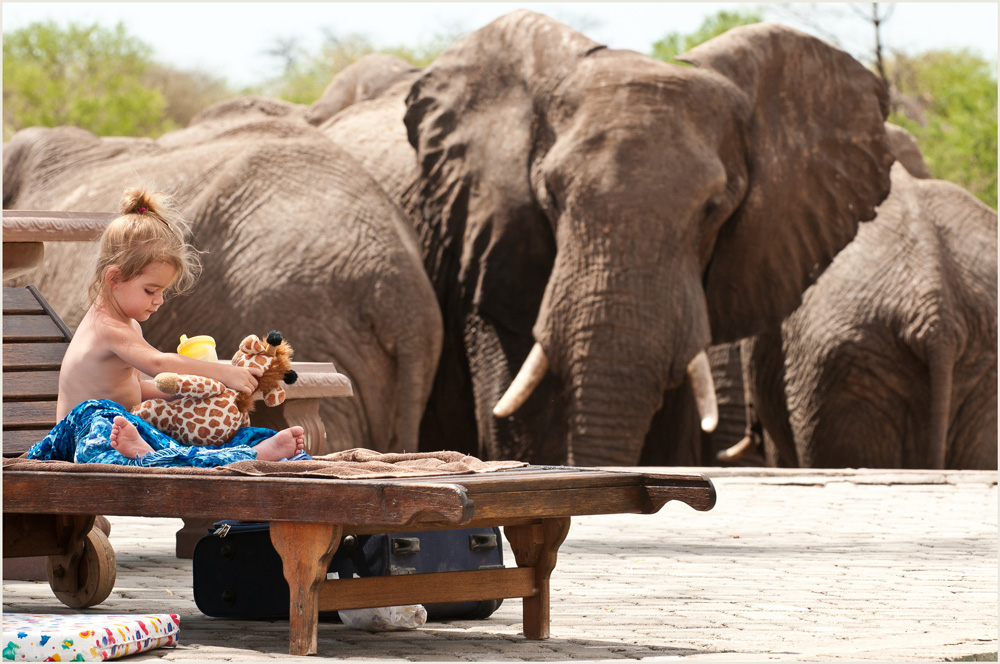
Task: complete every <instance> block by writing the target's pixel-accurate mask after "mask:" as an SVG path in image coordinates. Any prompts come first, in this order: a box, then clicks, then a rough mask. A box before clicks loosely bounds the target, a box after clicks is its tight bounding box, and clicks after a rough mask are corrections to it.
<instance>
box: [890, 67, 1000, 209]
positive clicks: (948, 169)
mask: <svg viewBox="0 0 1000 664" xmlns="http://www.w3.org/2000/svg"><path fill="white" fill-rule="evenodd" d="M886 69H887V72H886V73H887V76H888V78H889V81H890V84H891V89H892V92H893V94H892V101H893V112H892V114H891V115H890V117H889V120H890V122H894V123H896V124H898V125H900V126H901V127H903V128H905V129H906V130H908V131H909V132H910V133H911V134H913V135H914V137H916V139H917V143H918V144H919V145H920V149H921V150H922V151H923V153H924V159H925V160H926V161H927V166H928V167H929V168H930V171H931V174H932V175H933V176H934V177H935V178H938V179H941V180H949V181H951V182H954V183H956V184H958V185H961V186H962V187H964V188H965V189H967V190H969V191H970V192H971V193H972V194H974V195H975V196H977V197H978V198H979V199H980V200H982V201H983V202H984V203H986V204H987V205H989V206H991V207H992V208H994V209H996V207H997V79H996V65H995V63H992V62H989V61H987V60H984V59H983V58H981V57H979V56H977V55H975V54H973V53H971V52H969V51H966V50H963V51H958V52H951V51H931V52H927V53H923V54H920V55H917V56H913V57H910V56H905V55H896V56H895V57H894V58H893V59H891V60H890V61H889V62H888V63H887V68H886Z"/></svg>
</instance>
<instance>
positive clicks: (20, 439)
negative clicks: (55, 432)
mask: <svg viewBox="0 0 1000 664" xmlns="http://www.w3.org/2000/svg"><path fill="white" fill-rule="evenodd" d="M48 433H49V429H48V428H45V429H7V430H5V431H4V432H3V454H4V456H8V457H15V456H21V455H22V454H24V453H25V452H27V451H28V450H29V449H30V448H31V446H32V445H34V444H35V443H37V442H38V441H40V440H42V439H43V438H45V436H46V435H47V434H48Z"/></svg>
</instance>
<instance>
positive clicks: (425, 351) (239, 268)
mask: <svg viewBox="0 0 1000 664" xmlns="http://www.w3.org/2000/svg"><path fill="white" fill-rule="evenodd" d="M225 104H226V105H227V106H228V107H229V109H230V111H233V110H235V111H238V112H237V113H235V115H236V116H241V117H243V120H237V119H234V117H233V115H234V113H227V112H224V110H225V109H222V110H220V109H216V110H217V111H220V112H219V113H206V114H205V115H204V117H202V118H201V119H200V120H199V121H198V122H196V123H194V124H193V125H192V127H190V128H189V129H182V130H178V131H177V132H175V133H174V134H173V135H167V136H164V137H162V138H161V140H158V141H154V140H149V139H123V138H98V137H96V136H94V135H93V134H90V133H89V132H86V131H84V130H82V129H78V128H75V127H57V128H40V127H33V128H28V129H24V130H22V131H20V132H18V133H17V134H16V135H15V136H14V137H13V138H12V140H11V141H10V143H9V144H8V145H6V146H5V149H4V167H3V168H4V208H5V209H39V210H73V211H113V210H114V209H116V204H117V201H118V199H119V197H120V195H121V192H122V190H123V188H124V187H125V186H126V185H129V184H133V183H135V180H136V179H138V183H145V184H148V185H150V186H154V187H156V188H158V189H160V190H162V191H166V192H168V193H170V194H172V195H173V197H174V199H175V200H176V201H177V204H178V206H179V210H180V212H182V213H183V215H184V216H185V217H186V218H187V219H189V220H190V221H191V225H192V231H193V235H192V244H193V245H194V246H195V247H196V248H197V249H198V250H199V251H200V252H204V254H203V257H202V263H203V272H202V276H201V278H200V280H199V282H198V284H197V285H196V287H195V289H194V292H193V293H192V294H190V295H187V296H179V297H176V298H173V299H170V300H168V301H167V302H166V303H165V304H164V306H163V307H162V309H161V311H160V312H159V314H158V315H157V316H154V317H152V318H151V319H150V320H149V321H148V322H146V323H144V324H143V329H144V334H145V336H146V338H147V340H148V341H149V342H150V343H151V344H153V345H154V346H156V347H158V348H161V349H162V350H173V348H174V347H176V344H177V341H178V338H179V336H180V334H181V333H184V334H188V335H194V334H211V335H212V336H214V337H215V338H216V341H217V343H218V346H219V350H220V355H221V354H222V353H223V352H229V351H225V349H227V348H228V349H230V350H231V351H235V349H236V347H237V345H238V343H239V341H240V339H242V338H243V337H244V336H246V335H247V334H249V333H256V334H263V333H266V332H267V331H268V330H270V329H277V330H281V331H282V332H283V333H284V334H285V335H286V336H287V338H288V339H290V340H291V341H292V343H293V345H294V347H295V351H296V355H295V357H296V360H297V361H320V362H333V364H334V366H335V367H336V368H337V369H338V371H340V372H341V373H344V374H345V375H347V376H348V378H350V380H351V383H352V386H353V388H354V396H353V397H351V398H342V399H325V400H324V401H325V403H324V404H323V405H322V406H321V416H322V418H323V420H324V423H325V426H326V430H327V446H328V448H327V449H324V450H313V452H314V453H315V452H318V453H325V452H330V451H337V450H340V449H345V448H349V447H367V448H370V449H374V450H378V451H390V452H395V451H398V452H402V451H407V452H412V451H416V449H417V446H418V440H417V436H418V431H419V422H420V417H421V415H422V413H423V410H424V405H425V403H426V401H427V398H428V396H429V393H430V389H431V385H432V381H433V377H434V372H435V369H436V365H437V360H438V355H439V353H440V346H441V338H442V333H443V328H442V320H441V316H440V311H439V309H438V307H437V302H436V299H435V297H434V292H433V289H432V288H431V284H430V282H429V280H428V278H427V276H426V274H425V273H424V270H423V266H422V262H421V260H420V256H419V248H418V245H417V241H416V236H415V234H414V231H413V229H412V227H411V226H410V224H409V223H408V222H407V221H406V220H405V219H404V218H403V217H402V213H401V211H400V210H399V208H398V207H397V205H396V204H395V203H393V202H392V201H391V200H390V199H389V198H388V197H387V196H386V195H385V193H384V192H382V191H381V189H380V188H379V187H378V185H377V184H376V183H375V182H374V180H372V179H371V177H369V176H368V175H367V174H366V173H365V171H364V169H363V168H361V167H360V165H358V164H357V162H355V161H354V160H353V159H352V158H351V157H350V156H349V155H347V154H346V153H344V152H343V151H342V150H340V149H339V148H337V147H336V146H335V145H334V144H333V143H332V142H331V141H329V140H327V139H326V138H325V137H324V136H323V135H322V133H320V132H319V130H318V129H316V128H315V127H312V126H311V125H309V124H308V123H307V122H305V120H304V119H302V118H301V116H297V115H296V116H294V117H286V116H285V115H282V114H277V115H275V114H270V113H267V112H260V108H261V106H260V105H257V106H256V107H255V106H254V105H253V104H250V105H249V106H247V105H241V104H232V103H229V102H226V103H225ZM265 106H266V107H267V108H269V109H272V110H273V108H274V107H275V106H273V105H265ZM278 106H280V104H279V105H278ZM255 108H256V110H254V109H255ZM241 109H242V110H241ZM213 115H214V116H215V117H214V119H213ZM241 123H242V124H241ZM95 258H96V248H95V246H94V244H93V243H89V244H86V245H84V247H83V248H82V249H81V246H80V245H79V244H77V243H49V244H48V246H47V248H46V259H45V261H44V263H43V265H42V266H40V267H39V268H38V269H37V270H36V271H35V272H34V273H33V274H30V275H27V276H26V277H23V278H22V279H23V281H24V282H30V283H34V284H36V285H37V286H38V287H39V289H40V290H41V291H42V292H43V293H44V294H45V295H46V297H47V298H48V299H49V301H50V302H51V304H52V305H53V307H54V308H55V310H56V311H57V312H58V313H59V314H60V315H61V316H62V317H63V318H64V320H66V322H67V323H68V324H69V325H70V326H71V327H72V328H75V326H76V324H77V323H78V322H79V320H80V318H81V316H82V313H83V311H84V308H85V305H84V299H85V290H86V286H87V284H89V281H90V278H91V272H92V270H93V264H94V259H95Z"/></svg>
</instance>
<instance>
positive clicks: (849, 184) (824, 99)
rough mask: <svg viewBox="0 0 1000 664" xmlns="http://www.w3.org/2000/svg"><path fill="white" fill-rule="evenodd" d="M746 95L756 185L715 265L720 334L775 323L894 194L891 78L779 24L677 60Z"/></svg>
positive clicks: (719, 245) (713, 302)
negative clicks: (891, 189)
mask: <svg viewBox="0 0 1000 664" xmlns="http://www.w3.org/2000/svg"><path fill="white" fill-rule="evenodd" d="M679 59H680V60H683V61H685V62H689V63H691V64H693V65H695V66H696V67H704V68H708V69H712V70H714V71H717V72H719V73H720V74H722V75H723V76H725V77H726V78H728V79H729V80H730V81H731V82H732V83H734V84H735V85H736V86H737V87H738V88H740V89H741V90H742V91H743V93H744V94H745V95H746V97H747V100H748V103H749V113H750V118H749V124H748V126H747V136H748V138H747V143H748V144H747V161H748V171H749V183H748V188H747V194H746V197H745V198H744V200H743V202H742V203H741V205H740V207H739V208H738V209H737V210H736V212H735V213H734V215H733V216H732V217H731V218H730V220H729V221H728V222H727V223H726V224H725V225H724V226H723V227H722V229H721V230H720V232H719V236H718V239H717V241H716V246H715V250H714V253H713V255H712V259H711V262H710V263H709V266H708V269H707V271H706V274H705V292H706V297H707V299H708V307H709V318H710V320H711V321H712V338H713V341H714V342H716V343H718V342H722V341H733V340H736V339H739V338H742V337H746V336H750V335H752V334H755V333H756V332H758V331H760V330H762V329H764V328H766V327H770V326H773V325H775V324H777V323H778V322H780V321H781V320H782V319H783V318H784V317H785V316H787V315H788V314H790V313H791V312H792V311H793V310H794V309H795V308H796V307H797V306H798V305H799V303H800V302H801V295H802V292H803V291H804V290H805V289H806V288H808V287H809V285H810V284H811V283H812V282H813V281H814V280H815V279H816V278H817V277H818V276H819V274H820V273H821V272H822V271H823V270H824V269H825V268H826V266H827V265H829V263H830V261H831V260H832V259H833V257H834V256H835V255H836V253H837V252H838V251H840V250H841V249H842V248H843V247H844V246H845V245H846V244H847V243H848V242H850V241H851V239H852V238H853V237H854V235H855V233H856V232H857V226H858V222H859V221H867V220H870V219H872V218H874V216H875V208H876V206H877V205H878V204H879V203H881V202H882V200H883V199H884V198H885V197H886V196H887V195H888V193H889V169H890V167H891V166H892V161H893V157H892V154H891V151H890V147H889V142H888V139H887V136H886V131H885V127H884V124H883V123H884V121H885V118H886V116H887V115H888V109H889V102H888V95H887V92H886V89H885V86H884V85H883V84H882V82H881V80H880V79H879V78H878V77H876V76H875V75H874V74H873V73H871V72H869V71H868V70H867V69H865V68H864V67H863V66H862V65H861V64H860V63H859V62H858V61H857V60H855V59H854V58H852V57H851V56H850V55H848V54H847V53H845V52H844V51H842V50H840V49H837V48H834V47H833V46H831V45H829V44H827V43H826V42H823V41H821V40H819V39H816V38H814V37H811V36H809V35H806V34H805V33H802V32H799V31H797V30H793V29H791V28H788V27H785V26H781V25H776V24H755V25H750V26H745V27H741V28H736V29H733V30H730V31H728V32H726V33H724V34H723V35H721V36H719V37H717V38H715V39H713V40H710V41H708V42H705V43H704V44H702V45H700V46H698V47H696V48H694V49H692V50H691V51H689V52H688V53H686V54H684V55H683V56H681V57H680V58H679Z"/></svg>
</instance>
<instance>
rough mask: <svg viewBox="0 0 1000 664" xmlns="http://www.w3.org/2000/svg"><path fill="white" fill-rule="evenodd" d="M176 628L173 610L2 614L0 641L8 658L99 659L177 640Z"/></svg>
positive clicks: (4, 654)
mask: <svg viewBox="0 0 1000 664" xmlns="http://www.w3.org/2000/svg"><path fill="white" fill-rule="evenodd" d="M179 630H180V619H179V618H178V617H177V616H176V615H175V614H173V613H159V614H155V615H101V614H94V615H82V614H71V615H59V614H45V613H5V614H4V615H3V636H2V639H0V642H2V644H3V661H8V662H102V661H104V660H107V659H117V658H118V657H124V656H125V655H133V654H135V653H137V652H143V651H145V650H152V649H153V648H163V647H166V646H173V645H177V633H178V631H179Z"/></svg>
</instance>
